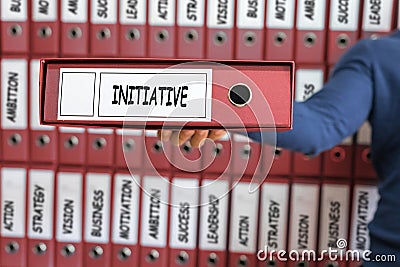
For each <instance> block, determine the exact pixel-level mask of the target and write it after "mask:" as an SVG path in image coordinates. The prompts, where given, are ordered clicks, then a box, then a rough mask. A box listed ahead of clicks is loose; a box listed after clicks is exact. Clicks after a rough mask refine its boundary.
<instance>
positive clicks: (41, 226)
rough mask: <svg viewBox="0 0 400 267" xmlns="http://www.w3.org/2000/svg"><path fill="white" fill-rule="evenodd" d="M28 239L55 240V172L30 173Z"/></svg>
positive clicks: (37, 171) (39, 171)
mask: <svg viewBox="0 0 400 267" xmlns="http://www.w3.org/2000/svg"><path fill="white" fill-rule="evenodd" d="M28 203H29V208H28V237H29V238H33V239H46V240H50V239H52V238H53V203H54V171H52V170H30V171H29V198H28Z"/></svg>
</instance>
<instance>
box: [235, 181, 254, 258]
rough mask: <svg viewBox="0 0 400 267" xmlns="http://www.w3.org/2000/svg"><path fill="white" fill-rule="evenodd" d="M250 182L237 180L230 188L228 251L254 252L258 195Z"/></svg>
mask: <svg viewBox="0 0 400 267" xmlns="http://www.w3.org/2000/svg"><path fill="white" fill-rule="evenodd" d="M250 189H251V188H250V183H246V182H239V183H238V184H237V185H236V186H235V187H234V188H233V190H232V207H235V208H234V209H232V210H231V225H230V241H229V251H231V252H240V253H254V252H256V246H257V225H258V196H259V191H258V190H257V191H254V192H250V191H249V190H250Z"/></svg>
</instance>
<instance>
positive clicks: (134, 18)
mask: <svg viewBox="0 0 400 267" xmlns="http://www.w3.org/2000/svg"><path fill="white" fill-rule="evenodd" d="M119 6H120V9H119V21H120V23H121V24H125V25H144V24H146V1H132V0H120V2H119Z"/></svg>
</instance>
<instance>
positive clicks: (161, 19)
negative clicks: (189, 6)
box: [148, 0, 175, 26]
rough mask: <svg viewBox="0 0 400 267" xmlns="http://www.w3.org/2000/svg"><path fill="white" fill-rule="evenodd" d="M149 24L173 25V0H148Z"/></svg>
mask: <svg viewBox="0 0 400 267" xmlns="http://www.w3.org/2000/svg"><path fill="white" fill-rule="evenodd" d="M148 3H149V24H150V26H174V24H175V0H149V1H148Z"/></svg>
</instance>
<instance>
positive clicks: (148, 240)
mask: <svg viewBox="0 0 400 267" xmlns="http://www.w3.org/2000/svg"><path fill="white" fill-rule="evenodd" d="M142 189H143V190H142V212H141V216H142V221H141V222H142V224H141V228H142V230H141V240H140V244H141V245H142V246H148V247H165V246H166V245H167V224H168V199H169V181H168V180H167V178H166V177H159V176H145V177H143V186H142Z"/></svg>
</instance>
